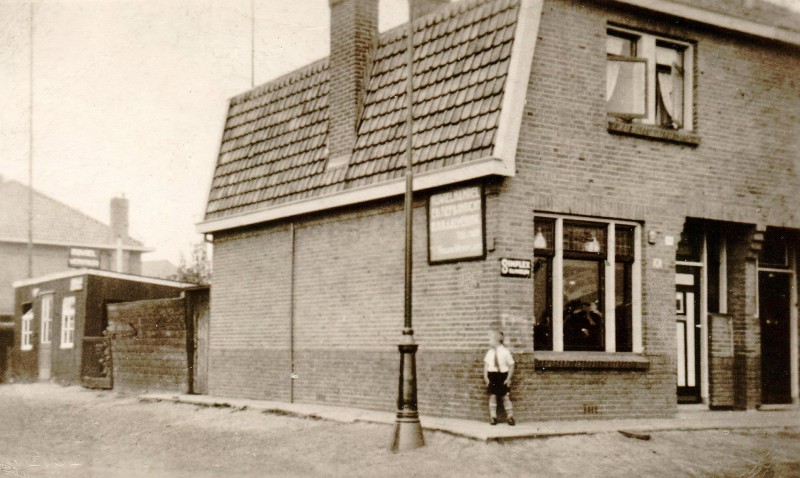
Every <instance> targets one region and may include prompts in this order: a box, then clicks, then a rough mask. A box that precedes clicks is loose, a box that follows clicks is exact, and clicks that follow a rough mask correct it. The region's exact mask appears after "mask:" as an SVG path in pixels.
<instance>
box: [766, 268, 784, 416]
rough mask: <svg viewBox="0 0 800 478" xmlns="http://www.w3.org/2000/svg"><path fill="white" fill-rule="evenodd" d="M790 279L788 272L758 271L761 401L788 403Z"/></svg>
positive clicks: (768, 403)
mask: <svg viewBox="0 0 800 478" xmlns="http://www.w3.org/2000/svg"><path fill="white" fill-rule="evenodd" d="M791 278H792V275H791V273H789V272H777V271H769V272H763V271H762V272H759V274H758V295H759V302H758V312H759V317H760V322H761V403H763V404H767V405H770V404H789V403H792V395H791V367H790V363H791V348H790V319H791V299H790V294H791Z"/></svg>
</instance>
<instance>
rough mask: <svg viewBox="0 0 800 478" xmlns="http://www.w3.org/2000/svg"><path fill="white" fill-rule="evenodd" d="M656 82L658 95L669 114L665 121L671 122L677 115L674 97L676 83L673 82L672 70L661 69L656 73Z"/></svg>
mask: <svg viewBox="0 0 800 478" xmlns="http://www.w3.org/2000/svg"><path fill="white" fill-rule="evenodd" d="M656 83H657V88H658V96H659V99H660V100H661V105H662V106H663V107H664V111H665V112H666V114H667V118H665V120H666V121H665V122H667V123H671V122H672V121H673V120H672V119H673V118H674V117H675V98H674V97H673V91H674V85H673V83H672V72H670V71H659V72H658V73H657V74H656Z"/></svg>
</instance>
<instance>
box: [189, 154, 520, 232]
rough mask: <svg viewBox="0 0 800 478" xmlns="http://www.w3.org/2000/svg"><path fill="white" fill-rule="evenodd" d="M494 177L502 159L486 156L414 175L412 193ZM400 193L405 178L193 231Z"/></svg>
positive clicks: (220, 228) (206, 224)
mask: <svg viewBox="0 0 800 478" xmlns="http://www.w3.org/2000/svg"><path fill="white" fill-rule="evenodd" d="M494 175H499V176H506V175H507V173H506V167H505V165H504V164H503V161H502V160H500V159H498V158H494V157H487V158H483V159H479V160H476V161H470V162H469V163H467V164H459V165H456V166H451V167H447V168H442V169H437V170H436V171H431V172H425V173H420V174H415V175H414V191H422V190H425V189H430V188H435V187H438V186H444V185H447V184H454V183H458V182H462V181H467V180H470V179H476V178H481V177H485V176H494ZM404 193H405V178H397V179H393V180H391V181H387V182H384V183H379V184H374V185H369V186H364V187H361V188H353V189H347V190H344V191H339V192H336V193H333V194H329V195H326V196H319V197H314V198H309V199H304V200H300V201H293V202H290V203H287V204H279V205H276V206H272V207H268V208H266V209H261V210H258V211H254V212H249V213H245V214H240V215H236V216H230V217H225V218H220V219H211V220H209V221H204V222H201V223H199V224H197V232H199V233H201V234H208V233H213V232H217V231H224V230H226V229H233V228H236V227H242V226H249V225H253V224H258V223H262V222H268V221H274V220H276V219H282V218H286V217H292V216H298V215H301V214H307V213H311V212H317V211H324V210H326V209H332V208H336V207H341V206H349V205H352V204H358V203H363V202H367V201H374V200H376V199H384V198H388V197H392V196H400V195H402V194H404Z"/></svg>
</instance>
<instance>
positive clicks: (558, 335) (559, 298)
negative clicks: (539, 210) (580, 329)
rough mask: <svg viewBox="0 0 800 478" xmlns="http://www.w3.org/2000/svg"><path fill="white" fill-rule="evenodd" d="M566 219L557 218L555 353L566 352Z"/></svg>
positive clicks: (554, 279) (554, 274) (553, 313)
mask: <svg viewBox="0 0 800 478" xmlns="http://www.w3.org/2000/svg"><path fill="white" fill-rule="evenodd" d="M563 236H564V219H562V218H560V217H558V218H556V227H555V233H554V234H553V240H554V241H555V244H553V246H554V252H555V254H554V256H553V293H552V300H553V307H552V312H551V314H550V315H551V319H553V352H563V351H564V240H563V239H562V237H563Z"/></svg>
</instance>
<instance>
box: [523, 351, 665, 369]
mask: <svg viewBox="0 0 800 478" xmlns="http://www.w3.org/2000/svg"><path fill="white" fill-rule="evenodd" d="M533 360H534V366H535V367H536V369H537V370H542V371H548V370H563V369H567V370H583V369H591V370H647V369H649V368H650V360H649V359H648V358H647V357H645V356H643V355H639V354H633V353H630V352H620V353H607V352H549V351H548V352H534V353H533Z"/></svg>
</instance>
